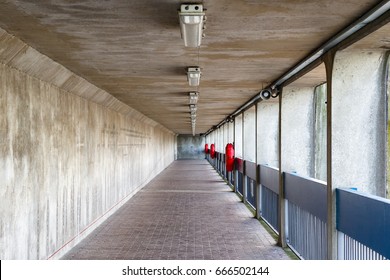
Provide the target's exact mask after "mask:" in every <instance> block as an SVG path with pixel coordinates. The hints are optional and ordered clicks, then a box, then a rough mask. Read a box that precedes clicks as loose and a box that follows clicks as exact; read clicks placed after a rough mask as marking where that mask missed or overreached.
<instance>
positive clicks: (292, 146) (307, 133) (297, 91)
mask: <svg viewBox="0 0 390 280" xmlns="http://www.w3.org/2000/svg"><path fill="white" fill-rule="evenodd" d="M313 93H314V89H313V88H311V87H307V88H295V87H286V88H284V89H283V100H282V118H281V121H282V124H281V125H282V132H283V133H282V139H281V140H282V143H281V144H282V147H281V149H282V150H281V156H282V162H281V163H282V171H287V172H297V173H298V174H299V175H301V176H309V177H313V173H314V172H313V170H314V164H313V149H314V147H313V140H312V139H313V127H314V125H313V120H314V116H313Z"/></svg>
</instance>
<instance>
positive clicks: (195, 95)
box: [189, 92, 199, 104]
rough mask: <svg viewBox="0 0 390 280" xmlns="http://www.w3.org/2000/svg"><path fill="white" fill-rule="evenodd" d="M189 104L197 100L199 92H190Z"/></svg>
mask: <svg viewBox="0 0 390 280" xmlns="http://www.w3.org/2000/svg"><path fill="white" fill-rule="evenodd" d="M189 95H190V104H196V103H197V102H198V97H199V94H198V93H197V92H190V93H189Z"/></svg>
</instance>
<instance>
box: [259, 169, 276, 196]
mask: <svg viewBox="0 0 390 280" xmlns="http://www.w3.org/2000/svg"><path fill="white" fill-rule="evenodd" d="M260 184H262V185H263V186H266V187H267V188H268V189H270V190H271V191H273V192H274V193H276V194H279V170H278V169H277V168H273V167H269V166H266V165H260Z"/></svg>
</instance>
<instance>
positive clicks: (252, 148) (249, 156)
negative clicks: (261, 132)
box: [243, 106, 256, 162]
mask: <svg viewBox="0 0 390 280" xmlns="http://www.w3.org/2000/svg"><path fill="white" fill-rule="evenodd" d="M243 141H244V145H243V146H244V151H243V152H244V160H248V161H251V162H256V108H255V106H252V107H251V108H249V109H248V110H246V111H245V112H244V130H243Z"/></svg>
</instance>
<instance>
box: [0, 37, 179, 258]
mask: <svg viewBox="0 0 390 280" xmlns="http://www.w3.org/2000/svg"><path fill="white" fill-rule="evenodd" d="M0 39H1V40H0V63H1V64H0V197H1V203H0V213H1V221H0V259H47V258H59V257H60V256H61V255H63V254H64V253H66V252H67V250H69V249H70V248H71V247H72V246H74V245H75V244H76V243H77V242H79V241H80V240H81V239H82V238H84V237H85V236H86V235H87V234H88V233H90V232H91V231H92V230H93V229H94V228H96V227H97V226H98V225H99V224H100V223H101V222H103V221H104V220H105V219H106V218H107V217H108V216H109V215H110V214H112V213H113V212H114V211H115V210H117V209H118V207H119V206H121V205H122V204H123V203H124V202H125V201H127V199H129V198H130V197H131V196H132V195H133V194H135V193H136V192H137V191H138V190H139V189H140V188H141V187H143V186H144V185H145V184H146V183H147V182H148V181H150V180H151V179H152V178H153V177H154V176H156V175H157V174H158V173H159V172H160V171H162V170H163V169H164V168H165V167H167V166H168V165H169V164H170V163H171V162H172V161H173V159H174V150H175V147H174V144H175V142H174V140H175V136H174V134H173V133H172V132H170V131H169V130H167V129H166V128H164V127H162V126H161V125H159V124H157V123H156V122H154V121H152V120H150V119H148V118H146V117H145V116H143V115H142V114H140V113H138V112H136V111H135V110H133V109H131V108H126V105H124V104H121V103H120V102H119V101H118V100H115V99H113V98H112V97H111V96H109V95H108V94H107V93H105V92H104V91H101V90H99V89H96V87H94V86H93V85H90V84H88V82H87V81H85V80H83V79H81V78H79V77H77V76H75V75H74V74H73V73H69V70H67V69H65V68H63V67H62V66H60V65H58V64H56V63H55V62H54V61H51V60H50V59H48V58H47V57H44V56H43V55H41V54H39V53H38V52H36V51H34V50H33V49H31V48H30V47H28V46H24V47H23V48H21V49H23V50H24V51H18V50H20V48H18V46H19V47H20V46H23V43H22V42H20V41H19V40H17V39H16V38H14V37H12V36H9V35H7V34H5V35H4V34H3V36H2V37H0ZM12 47H14V49H13V50H14V52H12ZM15 48H16V49H15ZM32 58H34V59H33V60H31V59H32ZM40 59H43V60H44V62H45V64H44V65H42V64H41V62H40ZM32 61H37V63H36V64H35V63H33V62H32ZM19 64H20V65H22V66H23V67H26V68H18V67H17V66H18V65H19ZM26 65H28V66H29V67H27V66H26ZM40 67H45V69H46V70H47V71H41V70H42V69H40ZM51 67H52V68H51ZM27 68H28V69H27ZM50 70H51V71H50ZM27 72H28V73H27ZM67 79H70V80H71V81H73V82H75V81H78V83H76V84H73V82H71V81H69V80H67ZM49 80H51V81H52V82H50V81H49ZM60 81H62V82H60ZM61 83H62V86H59V84H61ZM71 84H72V85H71ZM64 87H67V89H68V90H64ZM69 89H72V91H71V92H70V91H69ZM89 90H92V93H91V92H89ZM88 96H89V97H90V98H89V97H88ZM88 99H90V100H88ZM93 99H95V100H94V101H91V100H93ZM105 102H107V104H108V105H107V106H104V103H105ZM98 103H100V104H98ZM108 107H110V108H108Z"/></svg>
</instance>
